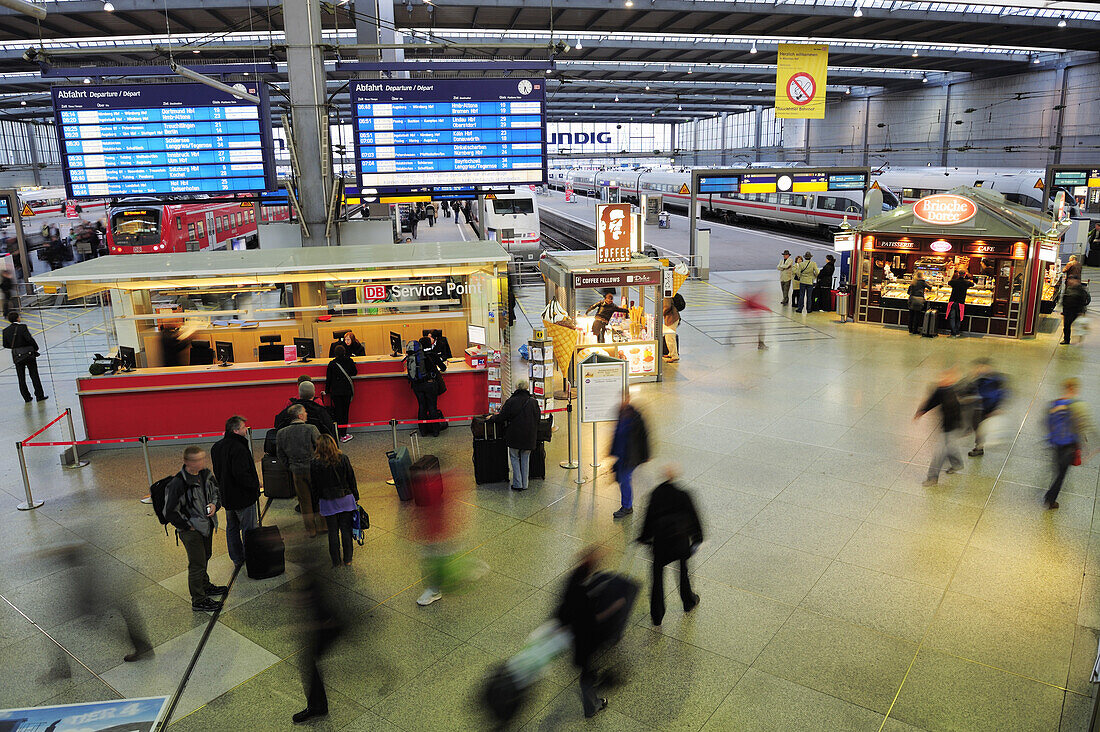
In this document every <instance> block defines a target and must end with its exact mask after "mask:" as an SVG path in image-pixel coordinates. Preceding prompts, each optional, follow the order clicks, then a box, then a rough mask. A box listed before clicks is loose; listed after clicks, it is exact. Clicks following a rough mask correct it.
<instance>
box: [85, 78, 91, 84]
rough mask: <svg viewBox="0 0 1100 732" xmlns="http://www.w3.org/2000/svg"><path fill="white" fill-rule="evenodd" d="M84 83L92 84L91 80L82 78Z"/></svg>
mask: <svg viewBox="0 0 1100 732" xmlns="http://www.w3.org/2000/svg"><path fill="white" fill-rule="evenodd" d="M84 83H85V84H91V83H92V80H91V79H89V78H88V77H87V76H85V77H84Z"/></svg>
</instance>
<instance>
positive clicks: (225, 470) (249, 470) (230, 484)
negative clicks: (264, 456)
mask: <svg viewBox="0 0 1100 732" xmlns="http://www.w3.org/2000/svg"><path fill="white" fill-rule="evenodd" d="M210 460H211V462H213V463H214V477H215V478H216V479H217V481H218V489H219V490H220V491H221V497H222V505H223V506H224V507H225V508H227V509H229V510H230V511H240V510H241V509H244V508H248V507H249V506H251V505H252V504H253V503H255V502H256V501H258V500H259V498H260V478H259V476H257V475H256V463H255V461H253V459H252V451H251V450H250V449H248V440H247V439H245V438H244V437H242V436H240V435H238V434H237V433H236V432H226V433H225V436H224V437H222V438H221V439H220V440H218V441H217V442H215V443H214V445H213V447H211V448H210Z"/></svg>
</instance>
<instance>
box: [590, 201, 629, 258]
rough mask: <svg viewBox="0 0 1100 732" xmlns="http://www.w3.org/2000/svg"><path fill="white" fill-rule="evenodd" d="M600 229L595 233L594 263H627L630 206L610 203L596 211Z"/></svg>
mask: <svg viewBox="0 0 1100 732" xmlns="http://www.w3.org/2000/svg"><path fill="white" fill-rule="evenodd" d="M598 218H599V221H600V229H599V231H598V232H597V233H596V263H597V264H614V263H617V262H629V261H630V257H631V251H630V240H631V239H632V236H631V234H632V232H631V219H630V204H629V203H611V204H607V205H601V206H600V207H599V209H598Z"/></svg>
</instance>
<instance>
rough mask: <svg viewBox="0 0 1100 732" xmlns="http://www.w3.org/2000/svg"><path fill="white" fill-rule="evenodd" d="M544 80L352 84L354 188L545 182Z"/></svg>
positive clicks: (388, 190) (383, 190)
mask: <svg viewBox="0 0 1100 732" xmlns="http://www.w3.org/2000/svg"><path fill="white" fill-rule="evenodd" d="M545 87H546V82H545V80H544V79H540V78H531V79H522V78H517V79H441V80H437V81H436V80H424V79H413V80H385V79H383V80H380V81H379V80H366V79H364V80H353V81H352V82H351V87H350V88H351V108H352V111H353V113H354V114H353V121H354V124H355V163H356V166H357V167H356V171H357V180H358V183H359V186H360V189H372V190H374V191H377V192H380V193H403V192H404V193H407V192H411V191H430V190H432V189H433V188H435V187H439V186H455V185H471V184H472V185H477V186H488V187H493V186H508V185H534V184H543V183H545V182H546V121H545V112H544V109H545V93H546V89H545Z"/></svg>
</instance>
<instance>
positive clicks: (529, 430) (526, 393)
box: [488, 379, 542, 491]
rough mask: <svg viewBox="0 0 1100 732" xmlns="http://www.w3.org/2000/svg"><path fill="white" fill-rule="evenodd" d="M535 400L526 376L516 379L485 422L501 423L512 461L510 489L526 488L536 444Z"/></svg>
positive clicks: (537, 407) (540, 415) (536, 420)
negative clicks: (504, 397)
mask: <svg viewBox="0 0 1100 732" xmlns="http://www.w3.org/2000/svg"><path fill="white" fill-rule="evenodd" d="M540 419H542V412H541V411H540V410H539V403H538V401H536V400H535V398H534V397H533V396H531V392H530V390H529V385H528V383H527V379H520V380H519V381H517V382H516V390H515V391H513V392H512V396H510V397H508V400H507V401H506V402H504V405H503V406H502V407H501V408H500V412H498V413H497V414H494V415H492V416H491V417H489V420H488V421H489V422H491V423H493V424H503V425H504V443H505V444H506V445H507V446H508V460H509V462H510V463H511V464H512V490H514V491H525V490H527V482H528V481H527V476H528V474H529V467H530V460H531V451H532V450H534V449H535V447H537V445H538V433H539V420H540Z"/></svg>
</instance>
